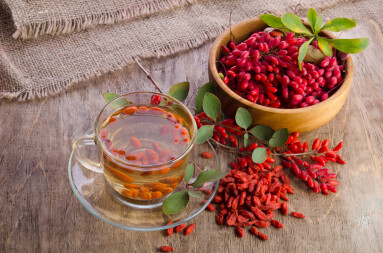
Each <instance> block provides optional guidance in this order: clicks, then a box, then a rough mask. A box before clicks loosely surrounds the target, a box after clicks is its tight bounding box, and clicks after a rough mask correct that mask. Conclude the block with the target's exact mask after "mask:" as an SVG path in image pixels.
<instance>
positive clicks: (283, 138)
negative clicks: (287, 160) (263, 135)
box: [269, 128, 289, 148]
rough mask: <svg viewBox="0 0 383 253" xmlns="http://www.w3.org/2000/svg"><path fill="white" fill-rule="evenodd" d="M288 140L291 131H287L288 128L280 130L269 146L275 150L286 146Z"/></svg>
mask: <svg viewBox="0 0 383 253" xmlns="http://www.w3.org/2000/svg"><path fill="white" fill-rule="evenodd" d="M288 138H289V130H287V128H282V129H279V130H278V131H276V132H275V133H274V134H273V136H272V137H271V139H270V140H269V146H270V147H273V148H277V147H282V146H283V145H285V144H286V142H287V139H288Z"/></svg>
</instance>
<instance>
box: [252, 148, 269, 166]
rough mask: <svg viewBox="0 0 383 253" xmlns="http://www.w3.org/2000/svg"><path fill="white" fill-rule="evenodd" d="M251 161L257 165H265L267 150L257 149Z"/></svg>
mask: <svg viewBox="0 0 383 253" xmlns="http://www.w3.org/2000/svg"><path fill="white" fill-rule="evenodd" d="M251 159H252V160H253V162H255V163H263V162H264V161H265V160H266V159H267V150H266V148H256V149H254V151H253V154H252V155H251Z"/></svg>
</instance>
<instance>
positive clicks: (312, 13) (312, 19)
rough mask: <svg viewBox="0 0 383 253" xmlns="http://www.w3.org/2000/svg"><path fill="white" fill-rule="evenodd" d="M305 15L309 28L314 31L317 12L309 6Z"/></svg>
mask: <svg viewBox="0 0 383 253" xmlns="http://www.w3.org/2000/svg"><path fill="white" fill-rule="evenodd" d="M307 17H308V19H309V23H310V26H311V30H312V31H313V32H314V33H315V27H316V22H317V12H316V11H315V10H314V9H313V8H310V9H309V10H308V11H307Z"/></svg>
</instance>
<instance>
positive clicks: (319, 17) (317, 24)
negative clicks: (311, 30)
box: [315, 15, 323, 35]
mask: <svg viewBox="0 0 383 253" xmlns="http://www.w3.org/2000/svg"><path fill="white" fill-rule="evenodd" d="M322 23H323V19H322V15H318V16H317V21H316V23H315V35H316V34H318V33H319V32H320V28H321V27H322Z"/></svg>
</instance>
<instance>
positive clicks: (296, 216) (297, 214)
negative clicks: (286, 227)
mask: <svg viewBox="0 0 383 253" xmlns="http://www.w3.org/2000/svg"><path fill="white" fill-rule="evenodd" d="M291 215H292V216H293V217H295V218H304V217H305V216H304V215H303V214H302V213H298V212H291Z"/></svg>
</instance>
